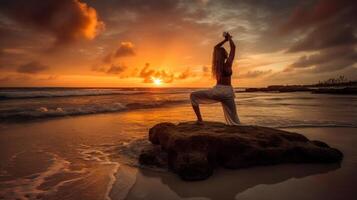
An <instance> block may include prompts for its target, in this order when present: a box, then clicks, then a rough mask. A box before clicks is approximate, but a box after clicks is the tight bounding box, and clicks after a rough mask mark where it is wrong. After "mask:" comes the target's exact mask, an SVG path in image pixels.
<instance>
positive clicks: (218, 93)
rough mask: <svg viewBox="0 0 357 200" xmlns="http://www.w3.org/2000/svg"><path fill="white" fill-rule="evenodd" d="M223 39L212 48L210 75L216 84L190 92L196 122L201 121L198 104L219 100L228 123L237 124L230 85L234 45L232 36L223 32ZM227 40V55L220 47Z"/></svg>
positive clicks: (233, 96)
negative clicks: (228, 47)
mask: <svg viewBox="0 0 357 200" xmlns="http://www.w3.org/2000/svg"><path fill="white" fill-rule="evenodd" d="M223 35H224V40H223V41H222V42H220V43H218V44H217V45H216V46H215V47H214V50H213V62H212V76H213V77H214V78H215V79H216V80H217V84H216V86H214V87H213V88H211V89H208V90H200V91H195V92H192V93H191V95H190V98H191V103H192V108H193V110H194V111H195V113H196V116H197V123H202V122H203V120H202V116H201V112H200V107H199V104H208V103H216V102H221V104H222V107H223V112H224V117H225V119H226V122H227V124H228V125H239V123H240V122H239V118H238V115H237V110H236V104H235V102H234V98H235V94H234V90H233V87H232V85H231V76H232V63H233V60H234V54H235V48H236V47H235V45H234V42H233V40H232V36H231V35H230V34H229V33H227V32H225V33H224V34H223ZM227 41H228V42H229V46H230V48H231V50H230V52H229V55H228V57H227V51H226V50H225V49H224V48H223V47H222V45H223V44H224V43H225V42H227Z"/></svg>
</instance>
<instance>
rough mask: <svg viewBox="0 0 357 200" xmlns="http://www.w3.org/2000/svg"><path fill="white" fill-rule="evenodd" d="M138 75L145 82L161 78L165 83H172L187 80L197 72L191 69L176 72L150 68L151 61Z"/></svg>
mask: <svg viewBox="0 0 357 200" xmlns="http://www.w3.org/2000/svg"><path fill="white" fill-rule="evenodd" d="M137 76H138V77H139V78H142V79H143V82H144V83H152V82H153V79H154V78H155V79H160V80H161V81H162V82H163V83H172V82H173V81H175V80H185V79H188V78H191V77H194V76H195V74H193V73H192V72H191V71H190V70H189V69H186V70H185V71H183V72H176V73H174V72H170V71H166V70H163V69H158V70H155V69H151V68H150V64H149V63H146V64H145V66H144V67H143V68H141V69H140V70H139V73H138V74H137Z"/></svg>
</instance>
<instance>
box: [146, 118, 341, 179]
mask: <svg viewBox="0 0 357 200" xmlns="http://www.w3.org/2000/svg"><path fill="white" fill-rule="evenodd" d="M149 140H150V142H151V143H152V144H154V145H152V146H149V147H147V148H145V149H144V150H142V153H141V155H140V157H139V162H140V163H141V164H142V165H154V166H158V167H162V166H167V167H168V168H169V169H171V170H172V171H174V172H175V173H177V174H178V175H179V176H180V177H181V178H182V179H184V180H202V179H206V178H208V177H209V176H211V175H212V174H213V170H214V168H216V167H224V168H229V169H238V168H245V167H251V166H257V165H270V164H279V163H314V162H316V163H333V162H340V161H341V160H342V158H343V154H342V153H341V152H340V151H339V150H337V149H334V148H331V147H329V146H328V145H327V144H326V143H324V142H321V141H310V140H309V139H307V138H306V137H305V136H303V135H301V134H297V133H291V132H287V131H282V130H278V129H273V128H267V127H260V126H227V125H225V124H223V123H218V122H205V123H204V124H202V125H197V124H195V123H192V122H186V123H180V124H178V125H175V124H172V123H160V124H157V125H155V126H154V127H152V128H151V129H150V131H149ZM163 155H165V156H164V157H165V159H163ZM165 162H167V163H165Z"/></svg>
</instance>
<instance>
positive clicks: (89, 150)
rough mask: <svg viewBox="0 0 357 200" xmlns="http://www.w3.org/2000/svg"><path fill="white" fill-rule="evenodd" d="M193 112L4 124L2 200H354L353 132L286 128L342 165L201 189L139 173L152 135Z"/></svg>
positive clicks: (264, 172) (244, 174) (285, 168)
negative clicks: (332, 151)
mask: <svg viewBox="0 0 357 200" xmlns="http://www.w3.org/2000/svg"><path fill="white" fill-rule="evenodd" d="M206 109H209V108H206ZM188 111H190V108H189V107H188V106H187V107H181V108H180V109H178V108H163V109H155V110H138V111H133V112H126V113H112V114H100V115H92V116H80V117H68V118H62V119H51V120H40V121H36V122H28V123H21V124H5V125H4V124H2V125H1V126H0V130H1V134H0V146H1V151H0V159H1V163H0V169H1V170H0V199H50V200H51V199H86V200H87V199H128V200H130V199H347V200H349V199H351V200H352V199H355V197H356V191H355V187H354V186H355V185H356V184H357V172H356V170H355V169H356V167H357V149H356V148H355V144H356V143H357V135H356V130H357V129H355V128H301V129H286V130H289V131H295V132H299V133H302V134H304V135H306V136H307V137H308V138H310V139H319V140H322V141H325V142H327V143H328V144H330V145H331V146H333V147H336V148H338V149H340V150H341V151H342V152H343V153H344V155H345V158H344V160H343V162H342V163H341V165H336V164H332V165H318V164H316V165H314V164H309V165H277V166H267V167H255V168H250V169H242V170H223V169H219V170H217V171H216V173H215V174H214V175H213V176H212V177H211V178H209V179H208V180H205V181H199V182H184V181H182V180H180V179H179V178H178V177H177V176H176V175H174V174H172V173H170V172H167V171H164V170H161V171H154V170H149V169H141V168H139V167H138V166H137V163H136V159H135V158H136V157H135V156H136V155H137V153H138V150H139V149H140V147H141V145H144V144H145V137H146V135H147V131H148V128H150V127H151V126H152V125H154V124H156V123H158V122H161V121H164V120H165V119H171V121H174V122H178V121H180V120H187V121H189V120H192V119H193V116H191V115H190V116H186V117H183V114H184V115H185V113H187V112H188ZM210 114H211V115H212V116H213V115H214V113H210ZM219 120H221V119H219Z"/></svg>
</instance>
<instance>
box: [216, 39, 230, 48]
mask: <svg viewBox="0 0 357 200" xmlns="http://www.w3.org/2000/svg"><path fill="white" fill-rule="evenodd" d="M227 41H228V38H224V40H222V42H220V43H218V44H216V46H214V48H215V49H218V48H219V47H221V46H222V45H223V44H224V43H226V42H227Z"/></svg>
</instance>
